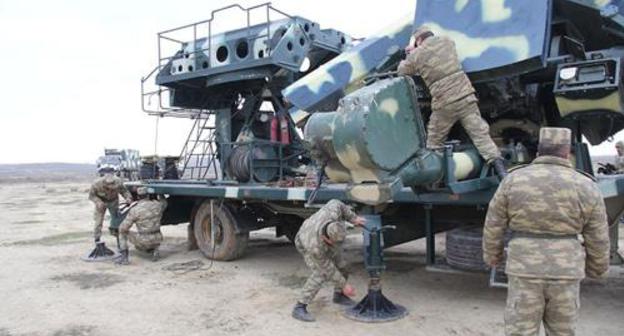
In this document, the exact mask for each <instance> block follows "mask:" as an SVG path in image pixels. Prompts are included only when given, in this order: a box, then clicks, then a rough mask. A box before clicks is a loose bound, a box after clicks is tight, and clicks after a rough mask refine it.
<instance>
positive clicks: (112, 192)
mask: <svg viewBox="0 0 624 336" xmlns="http://www.w3.org/2000/svg"><path fill="white" fill-rule="evenodd" d="M119 195H122V196H123V197H124V199H125V200H126V202H128V203H131V202H132V195H131V194H130V192H128V190H127V189H126V188H125V187H124V185H123V181H122V180H121V179H120V178H119V177H117V176H115V175H113V174H112V173H108V174H105V175H104V176H101V177H99V178H97V179H96V180H95V181H94V182H93V184H92V185H91V189H90V190H89V200H91V202H93V203H94V204H95V211H94V212H93V238H94V239H95V245H96V248H95V250H94V252H96V251H105V250H108V249H106V247H105V245H104V242H101V241H100V238H101V237H102V223H103V222H104V215H105V213H106V210H107V209H108V213H109V214H110V216H111V219H112V222H113V223H115V222H116V221H117V219H118V218H119ZM110 230H111V233H113V234H114V235H116V234H117V228H115V227H113V226H111V227H110ZM92 254H93V253H92ZM95 254H99V253H95Z"/></svg>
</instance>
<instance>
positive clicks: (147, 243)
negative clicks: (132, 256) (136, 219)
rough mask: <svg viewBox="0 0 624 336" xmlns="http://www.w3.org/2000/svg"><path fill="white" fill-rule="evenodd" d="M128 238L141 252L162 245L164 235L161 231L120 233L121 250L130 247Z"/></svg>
mask: <svg viewBox="0 0 624 336" xmlns="http://www.w3.org/2000/svg"><path fill="white" fill-rule="evenodd" d="M128 240H130V242H131V243H132V245H134V248H136V249H137V250H139V251H141V252H151V251H153V250H155V249H157V248H158V247H159V246H160V243H161V242H162V241H163V235H162V233H160V232H157V233H147V234H140V233H137V232H134V231H130V232H128V233H122V232H120V233H119V248H120V249H121V250H127V249H128Z"/></svg>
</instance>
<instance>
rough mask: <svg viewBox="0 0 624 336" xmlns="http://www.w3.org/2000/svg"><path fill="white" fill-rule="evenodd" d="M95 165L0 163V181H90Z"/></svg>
mask: <svg viewBox="0 0 624 336" xmlns="http://www.w3.org/2000/svg"><path fill="white" fill-rule="evenodd" d="M95 174H96V173H95V165H94V164H86V163H57V162H52V163H27V164H0V183H23V182H59V181H68V182H70V181H76V182H85V181H90V180H92V179H93V178H94V177H95Z"/></svg>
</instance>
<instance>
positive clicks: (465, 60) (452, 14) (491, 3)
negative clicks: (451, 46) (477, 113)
mask: <svg viewBox="0 0 624 336" xmlns="http://www.w3.org/2000/svg"><path fill="white" fill-rule="evenodd" d="M549 6H550V4H549V1H542V0H537V1H531V4H530V5H528V4H527V3H526V2H524V1H504V0H484V1H455V0H442V1H421V2H419V3H418V7H417V10H416V17H415V19H414V27H420V26H421V25H426V26H427V27H428V28H429V29H431V31H432V32H433V33H434V34H435V35H436V36H447V37H449V38H451V39H452V40H453V41H455V43H456V44H457V51H458V54H459V58H460V60H461V61H462V66H463V68H464V70H465V71H466V72H467V73H473V78H475V76H476V75H478V73H479V72H485V71H487V70H491V69H498V68H501V67H507V68H513V69H514V70H515V71H520V68H521V67H519V66H518V63H523V64H524V65H525V66H522V68H523V70H522V71H527V70H530V69H537V68H539V67H541V66H542V64H543V61H544V59H545V55H544V52H545V50H546V41H547V36H546V32H547V31H548V28H547V27H548V19H549V13H550V9H549Z"/></svg>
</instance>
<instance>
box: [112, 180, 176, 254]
mask: <svg viewBox="0 0 624 336" xmlns="http://www.w3.org/2000/svg"><path fill="white" fill-rule="evenodd" d="M137 196H138V198H139V200H138V202H136V203H134V204H132V205H131V208H130V210H128V213H127V215H126V218H124V220H123V222H121V225H120V226H119V249H120V256H119V257H118V258H116V259H115V262H116V263H118V264H122V265H127V264H128V263H129V261H128V239H130V242H132V244H133V245H134V247H135V248H136V249H137V250H139V251H142V252H146V253H151V254H152V260H153V261H156V260H158V258H159V253H158V247H159V246H160V243H161V242H162V241H163V236H162V233H161V232H160V220H161V218H162V214H163V211H164V210H165V208H166V207H167V200H165V199H164V198H163V197H161V198H160V199H155V200H152V199H149V198H148V197H147V189H146V188H145V187H139V188H137ZM135 224H136V228H137V232H131V231H130V228H131V227H132V226H133V225H135Z"/></svg>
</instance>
